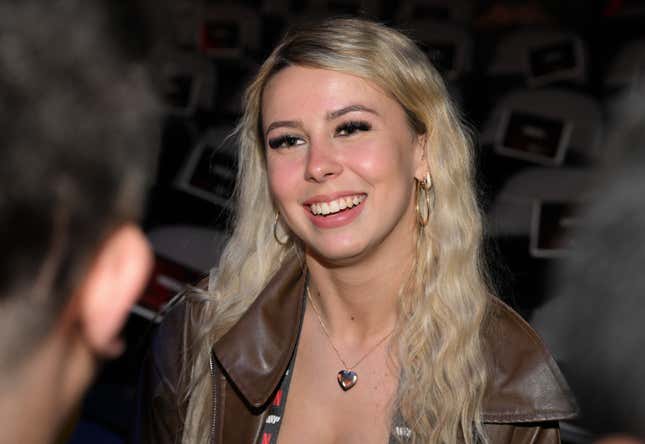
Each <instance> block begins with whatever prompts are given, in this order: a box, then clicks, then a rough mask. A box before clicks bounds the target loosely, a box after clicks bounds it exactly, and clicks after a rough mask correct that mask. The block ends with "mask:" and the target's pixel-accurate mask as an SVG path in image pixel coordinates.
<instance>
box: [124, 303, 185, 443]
mask: <svg viewBox="0 0 645 444" xmlns="http://www.w3.org/2000/svg"><path fill="white" fill-rule="evenodd" d="M183 305H184V304H180V305H179V306H178V307H175V308H173V309H172V310H171V312H170V313H168V314H167V315H166V317H165V318H164V321H163V322H162V324H161V326H160V327H159V329H158V330H157V332H156V334H155V335H154V338H153V340H152V342H151V346H150V350H149V351H148V353H147V355H146V357H145V359H144V363H143V368H142V371H141V375H140V378H139V387H138V390H137V415H136V418H135V424H134V425H133V427H132V434H131V439H130V442H132V443H138V444H153V443H154V444H179V443H180V442H181V435H182V428H181V425H182V424H183V419H184V414H183V410H182V409H181V408H180V404H181V403H180V400H179V396H178V390H177V381H178V380H179V369H180V365H181V362H182V344H183V331H182V328H183V314H184V312H185V307H184V306H183Z"/></svg>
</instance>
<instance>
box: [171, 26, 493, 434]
mask: <svg viewBox="0 0 645 444" xmlns="http://www.w3.org/2000/svg"><path fill="white" fill-rule="evenodd" d="M292 65H298V66H306V67H315V68H322V69H329V70H334V71H339V72H343V73H348V74H352V75H355V76H359V77H361V78H364V79H367V80H369V81H371V82H373V83H374V84H376V85H378V86H379V87H380V88H381V89H382V90H383V91H386V92H387V93H389V94H390V95H391V96H392V97H394V98H395V99H396V100H397V101H398V103H399V104H400V105H401V106H402V107H403V109H404V110H405V111H406V113H407V117H408V120H409V123H410V125H411V127H412V128H413V129H414V130H415V131H416V132H417V133H418V134H424V135H425V142H426V143H425V154H426V157H425V158H426V159H427V163H428V168H429V171H430V174H431V176H432V179H433V188H432V193H433V199H434V205H433V208H432V213H431V217H430V220H429V222H428V224H427V225H426V226H425V227H423V228H422V229H420V230H419V234H418V237H417V250H416V258H415V261H414V267H413V271H412V273H411V275H410V278H409V279H408V280H407V281H406V283H405V285H404V288H402V289H401V294H400V298H399V301H400V302H399V320H398V323H397V325H398V327H397V331H396V335H395V337H396V340H397V341H398V343H397V347H396V350H398V356H396V358H397V359H398V361H399V365H400V369H401V372H400V382H399V388H398V391H397V395H396V398H395V399H394V403H393V407H394V410H393V411H395V412H399V413H400V415H401V416H402V419H403V420H404V421H405V424H406V425H407V426H408V427H409V428H410V429H411V430H412V440H413V442H415V443H454V442H457V441H458V440H459V439H463V440H464V441H465V442H466V443H473V442H481V441H484V442H486V436H485V434H484V430H483V427H482V419H481V417H482V416H481V409H482V402H483V396H484V390H485V386H486V381H487V370H486V369H487V365H486V360H485V358H484V352H483V343H482V338H481V331H482V326H483V321H484V318H485V314H486V311H487V306H488V301H489V297H490V296H489V291H488V286H487V283H486V279H485V273H484V272H483V268H484V267H483V266H482V263H481V254H480V244H481V238H482V222H481V215H480V212H479V207H478V204H477V200H476V197H475V193H474V189H473V183H474V180H473V168H472V153H471V147H472V144H471V142H470V140H469V137H468V136H467V133H466V131H465V129H464V126H463V124H462V123H461V119H460V118H459V116H458V114H457V112H456V110H455V107H454V106H453V104H452V103H451V100H450V98H449V95H448V93H447V91H446V88H445V85H444V83H443V81H442V80H441V76H440V75H439V74H438V72H437V71H436V70H435V69H434V68H433V67H432V66H431V64H430V63H429V61H428V59H427V57H426V56H425V55H424V53H423V52H422V51H421V50H420V49H419V48H418V47H417V46H416V45H415V44H414V42H413V41H412V40H410V39H409V38H408V37H406V36H404V35H403V34H401V33H400V32H398V31H395V30H393V29H391V28H388V27H386V26H383V25H381V24H378V23H374V22H370V21H366V20H361V19H332V20H328V21H325V22H322V23H320V24H317V25H313V26H309V27H307V28H303V29H300V30H295V31H292V32H290V33H289V34H287V36H286V37H285V38H284V39H283V41H282V42H281V43H280V44H279V45H278V46H277V47H276V48H275V50H274V51H273V53H272V54H271V55H270V56H269V57H268V59H267V60H266V61H265V62H264V64H263V65H262V67H261V68H260V70H259V72H258V74H257V76H256V77H255V79H254V81H253V82H252V83H251V84H250V86H249V87H248V89H247V91H246V94H245V96H244V103H245V109H244V114H243V117H242V119H241V121H240V123H239V125H238V127H237V131H236V135H237V137H238V141H239V146H240V153H239V171H238V189H237V191H236V209H237V211H236V213H235V214H236V216H235V220H234V232H233V234H232V237H231V239H230V241H229V242H228V245H227V246H226V248H225V250H224V252H223V254H222V256H221V260H220V263H219V265H218V267H217V273H211V279H210V282H209V286H208V289H207V290H205V291H203V292H202V294H197V297H198V298H199V299H200V300H201V303H199V304H198V307H197V308H196V309H194V310H192V314H191V319H190V322H191V327H192V331H193V338H192V339H193V341H192V344H193V351H194V352H195V353H194V359H193V361H192V362H191V364H190V369H189V371H187V372H186V373H185V377H184V378H183V382H182V385H183V388H184V390H183V393H185V399H184V401H185V402H187V404H188V408H187V416H186V420H185V425H184V442H207V441H208V433H209V431H210V419H211V418H210V413H211V412H210V411H209V409H208V408H207V406H208V405H209V398H208V397H209V396H210V393H211V391H210V390H209V388H208V387H209V386H210V378H208V369H209V357H210V350H211V347H212V345H213V343H214V342H215V341H217V340H218V339H219V338H220V337H221V336H222V335H223V334H224V333H225V332H226V331H228V330H229V329H230V328H231V327H232V326H233V324H235V322H237V320H238V319H239V318H240V317H241V316H242V314H243V313H244V312H245V311H246V310H247V308H248V307H249V306H250V305H251V303H252V302H253V301H254V300H255V298H256V297H257V295H258V294H259V292H260V291H261V290H262V288H263V287H264V286H265V285H266V283H267V282H268V280H269V279H270V278H271V276H272V274H273V273H274V272H275V271H276V270H277V269H278V268H279V267H280V265H281V263H282V262H283V260H284V259H285V258H286V257H287V256H290V255H292V254H299V255H300V256H301V257H302V256H303V250H302V246H301V245H300V244H299V243H298V241H297V239H296V240H292V241H290V243H289V244H287V245H280V244H279V243H278V242H276V240H275V239H274V235H273V231H272V228H273V223H274V217H275V208H274V205H273V203H272V199H271V196H270V194H269V191H268V189H269V188H268V186H267V184H268V180H267V171H266V165H265V147H264V140H263V135H262V131H261V125H262V116H261V101H262V92H263V90H264V88H265V86H266V84H267V82H268V81H269V79H271V78H272V76H273V75H275V74H276V73H277V72H278V71H280V70H281V69H283V68H285V67H288V66H292Z"/></svg>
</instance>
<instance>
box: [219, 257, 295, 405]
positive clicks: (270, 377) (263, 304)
mask: <svg viewBox="0 0 645 444" xmlns="http://www.w3.org/2000/svg"><path fill="white" fill-rule="evenodd" d="M305 277H306V273H305V268H304V265H303V264H302V261H301V260H299V259H298V258H297V257H296V256H295V255H294V256H292V257H290V258H289V259H287V260H285V263H284V264H283V266H282V267H281V268H280V269H279V270H278V271H277V272H276V274H275V275H274V276H273V278H272V279H271V280H270V282H269V284H268V285H267V286H266V287H265V288H264V290H262V292H261V293H260V294H259V295H258V297H257V298H256V300H255V301H254V302H253V304H251V306H250V307H249V309H248V310H247V311H246V312H245V313H244V315H243V316H242V317H241V318H240V320H239V321H238V322H237V323H236V324H235V325H234V326H233V327H232V328H231V329H230V330H229V331H228V332H227V333H226V334H225V335H224V336H222V337H221V338H220V340H219V341H217V343H216V344H215V345H214V346H213V352H214V354H215V357H216V358H217V360H218V361H219V363H220V364H221V367H222V368H223V369H224V371H225V372H226V374H227V376H228V377H229V379H230V380H231V381H232V382H233V384H234V385H235V387H236V388H237V389H238V390H239V392H240V393H241V394H242V395H243V397H244V398H245V399H246V401H247V402H248V403H249V404H250V405H252V406H253V407H256V408H259V407H261V406H263V405H265V404H266V403H267V402H268V401H269V398H270V397H271V395H272V394H273V393H274V392H275V389H276V388H277V386H278V384H279V383H280V380H281V379H282V376H283V375H284V373H285V371H286V370H287V367H288V365H289V361H290V360H291V357H292V355H293V351H294V350H295V347H296V344H297V342H298V337H299V335H300V327H301V323H302V318H303V313H304V307H305V303H304V290H305V280H306V279H305Z"/></svg>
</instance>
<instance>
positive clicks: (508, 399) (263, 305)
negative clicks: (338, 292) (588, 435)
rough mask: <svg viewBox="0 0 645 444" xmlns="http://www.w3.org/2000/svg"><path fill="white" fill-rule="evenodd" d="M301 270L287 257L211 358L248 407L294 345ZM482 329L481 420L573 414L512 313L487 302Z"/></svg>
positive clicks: (260, 402) (547, 359)
mask: <svg viewBox="0 0 645 444" xmlns="http://www.w3.org/2000/svg"><path fill="white" fill-rule="evenodd" d="M305 281H306V272H305V269H304V265H303V263H302V261H301V260H299V259H298V258H296V257H291V258H290V259H288V260H285V263H284V264H283V266H282V267H281V268H280V269H279V270H278V271H277V272H276V274H275V275H274V276H273V278H272V279H271V281H270V282H269V284H268V285H267V286H266V287H265V289H264V290H263V291H262V292H261V293H260V294H259V295H258V297H257V299H256V300H255V301H254V302H253V304H251V306H250V307H249V309H248V310H247V311H246V312H245V314H244V315H243V316H242V317H241V318H240V320H239V321H238V322H237V323H236V324H235V325H234V326H233V327H232V328H231V329H230V330H229V331H228V332H227V333H226V334H225V335H224V336H222V338H221V339H220V340H219V341H218V342H217V343H216V344H215V345H214V346H213V353H214V355H215V357H216V359H217V360H218V362H219V363H220V365H221V368H223V370H224V372H225V373H226V375H227V377H228V379H229V380H230V381H231V383H232V384H233V385H234V386H235V387H236V389H237V391H238V392H239V393H240V394H241V395H242V397H243V398H244V399H245V400H246V402H247V403H248V404H250V405H251V406H253V407H255V408H261V407H262V406H264V405H266V404H267V403H268V402H269V400H270V398H271V396H272V395H273V393H275V390H276V389H277V387H278V385H279V383H280V380H281V378H282V377H283V375H284V373H285V371H286V369H287V367H288V365H289V361H290V360H291V357H292V356H293V352H294V350H295V348H296V344H297V342H298V337H299V334H300V329H301V324H302V319H303V313H304V308H305V296H304V289H305ZM490 305H491V309H490V314H489V316H488V322H487V323H486V327H485V328H484V330H483V340H484V343H485V344H486V350H487V355H488V356H487V358H488V360H489V362H490V366H489V383H488V386H487V390H486V393H485V395H484V402H483V409H482V416H483V419H484V422H490V423H516V422H537V421H556V420H561V419H568V418H572V417H574V416H576V414H577V407H576V405H575V401H574V399H573V395H572V394H571V391H570V389H569V388H568V386H567V384H566V381H565V380H564V377H563V376H562V374H561V373H560V370H559V369H558V367H557V365H556V364H555V362H554V360H553V358H552V357H551V355H550V354H549V352H548V351H547V350H546V348H545V347H544V345H543V344H542V342H541V340H540V338H539V337H538V335H537V334H536V333H535V331H533V329H532V328H531V327H530V326H529V325H528V324H527V323H526V322H525V321H524V320H523V319H521V317H520V316H519V315H517V313H515V312H514V311H513V310H512V309H510V308H509V307H508V306H507V305H505V304H504V303H502V302H501V301H499V300H498V299H497V298H494V297H493V298H492V302H491V304H490Z"/></svg>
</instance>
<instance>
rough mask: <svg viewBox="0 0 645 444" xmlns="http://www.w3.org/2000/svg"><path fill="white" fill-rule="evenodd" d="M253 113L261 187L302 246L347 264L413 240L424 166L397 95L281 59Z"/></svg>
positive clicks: (419, 146)
mask: <svg viewBox="0 0 645 444" xmlns="http://www.w3.org/2000/svg"><path fill="white" fill-rule="evenodd" d="M262 116H263V122H262V128H263V131H264V139H265V145H266V146H265V150H266V158H267V169H268V177H269V186H270V189H271V193H272V195H273V198H274V200H275V202H276V204H277V206H278V208H279V210H280V214H281V216H282V219H283V221H284V222H285V223H286V224H287V226H288V227H289V228H290V230H291V231H292V232H293V233H294V234H295V235H296V236H297V237H298V238H300V239H301V240H302V241H303V243H304V245H305V248H306V249H307V251H308V252H309V253H313V254H315V255H316V256H318V257H320V258H323V259H325V260H327V261H331V262H342V263H348V262H349V263H351V262H353V261H356V260H360V259H361V258H363V257H365V256H366V255H369V254H371V253H374V252H375V251H384V252H385V253H386V254H387V252H388V251H391V252H394V251H401V249H404V251H405V250H408V251H409V249H410V248H413V246H414V239H415V224H416V219H415V218H416V215H415V205H414V204H415V202H414V197H415V196H414V186H415V184H414V178H415V176H416V177H417V178H422V177H423V176H424V174H425V172H426V167H425V165H424V161H423V159H422V157H423V154H422V153H423V147H422V143H421V138H420V137H418V136H417V135H416V134H415V133H414V132H413V131H412V130H411V128H410V126H409V124H408V122H407V119H406V114H405V111H404V110H403V108H402V107H401V106H400V105H399V104H398V102H396V101H395V100H394V99H393V98H391V97H390V96H388V95H386V94H385V93H384V92H383V91H382V90H380V89H379V88H378V87H377V86H376V85H375V84H373V83H371V82H369V81H367V80H364V79H362V78H359V77H356V76H353V75H349V74H344V73H339V72H336V71H330V70H324V69H314V68H306V67H300V66H291V67H288V68H285V69H283V70H282V71H280V72H279V73H278V74H276V75H275V76H274V77H273V78H272V79H271V80H270V81H269V82H268V84H267V86H266V88H265V90H264V93H263V100H262ZM389 249H396V250H389Z"/></svg>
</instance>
